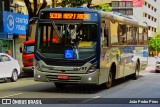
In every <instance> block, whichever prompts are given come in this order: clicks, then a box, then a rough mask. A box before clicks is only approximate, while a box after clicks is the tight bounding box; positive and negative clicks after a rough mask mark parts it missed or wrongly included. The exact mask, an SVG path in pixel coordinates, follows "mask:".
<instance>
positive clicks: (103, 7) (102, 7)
mask: <svg viewBox="0 0 160 107" xmlns="http://www.w3.org/2000/svg"><path fill="white" fill-rule="evenodd" d="M94 9H96V10H103V11H106V12H110V11H111V7H110V5H109V4H100V5H98V7H95V8H94Z"/></svg>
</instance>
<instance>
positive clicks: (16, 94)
mask: <svg viewBox="0 0 160 107" xmlns="http://www.w3.org/2000/svg"><path fill="white" fill-rule="evenodd" d="M20 94H23V93H17V94H12V95H8V96H4V97H0V98H7V97H12V96H16V95H20Z"/></svg>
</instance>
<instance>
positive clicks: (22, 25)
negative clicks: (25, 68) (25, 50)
mask: <svg viewBox="0 0 160 107" xmlns="http://www.w3.org/2000/svg"><path fill="white" fill-rule="evenodd" d="M20 10H21V11H20ZM22 10H23V11H22ZM26 12H27V11H26V7H25V4H24V2H22V1H20V0H0V15H1V16H2V17H0V52H2V53H8V52H10V53H11V54H10V55H11V56H12V57H14V58H15V59H17V60H18V61H19V64H20V65H22V58H21V57H22V56H21V54H20V52H19V47H20V45H22V43H23V42H24V41H25V37H26V25H27V24H28V15H27V14H28V13H26Z"/></svg>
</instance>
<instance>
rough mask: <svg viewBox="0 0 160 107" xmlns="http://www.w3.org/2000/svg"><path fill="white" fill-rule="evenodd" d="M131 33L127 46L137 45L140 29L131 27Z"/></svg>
mask: <svg viewBox="0 0 160 107" xmlns="http://www.w3.org/2000/svg"><path fill="white" fill-rule="evenodd" d="M129 32H130V35H129V37H128V36H127V37H128V38H127V44H128V45H137V43H138V34H139V33H138V29H137V28H136V27H130V28H129Z"/></svg>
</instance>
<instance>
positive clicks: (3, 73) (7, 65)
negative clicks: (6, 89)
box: [0, 53, 20, 82]
mask: <svg viewBox="0 0 160 107" xmlns="http://www.w3.org/2000/svg"><path fill="white" fill-rule="evenodd" d="M19 74H20V66H19V63H18V61H17V60H15V59H14V58H12V57H11V56H10V55H8V54H5V53H0V79H6V78H7V79H11V81H12V82H16V81H17V79H18V75H19Z"/></svg>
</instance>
